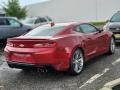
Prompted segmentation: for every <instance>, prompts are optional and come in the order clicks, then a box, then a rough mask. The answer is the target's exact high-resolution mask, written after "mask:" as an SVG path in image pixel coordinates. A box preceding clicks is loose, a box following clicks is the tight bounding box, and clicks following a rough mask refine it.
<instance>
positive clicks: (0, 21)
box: [0, 18, 8, 25]
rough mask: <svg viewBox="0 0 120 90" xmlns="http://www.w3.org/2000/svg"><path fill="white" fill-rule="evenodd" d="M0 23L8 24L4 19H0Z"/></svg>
mask: <svg viewBox="0 0 120 90" xmlns="http://www.w3.org/2000/svg"><path fill="white" fill-rule="evenodd" d="M0 25H8V22H7V20H6V19H2V18H1V19H0Z"/></svg>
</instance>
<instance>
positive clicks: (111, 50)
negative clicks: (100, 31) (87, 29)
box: [108, 38, 115, 54]
mask: <svg viewBox="0 0 120 90" xmlns="http://www.w3.org/2000/svg"><path fill="white" fill-rule="evenodd" d="M108 53H109V54H113V53H115V40H114V38H111V41H110V45H109V52H108Z"/></svg>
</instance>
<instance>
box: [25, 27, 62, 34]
mask: <svg viewBox="0 0 120 90" xmlns="http://www.w3.org/2000/svg"><path fill="white" fill-rule="evenodd" d="M63 28H64V27H63V26H59V27H58V26H57V27H38V28H35V29H34V30H32V31H30V32H29V33H27V34H26V35H25V36H54V35H55V34H57V33H58V32H60V31H61V30H62V29H63Z"/></svg>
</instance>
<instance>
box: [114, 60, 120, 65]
mask: <svg viewBox="0 0 120 90" xmlns="http://www.w3.org/2000/svg"><path fill="white" fill-rule="evenodd" d="M117 63H120V58H119V59H117V60H116V61H114V62H113V63H112V65H116V64H117Z"/></svg>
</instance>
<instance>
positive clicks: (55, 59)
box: [5, 47, 69, 71]
mask: <svg viewBox="0 0 120 90" xmlns="http://www.w3.org/2000/svg"><path fill="white" fill-rule="evenodd" d="M16 55H17V56H16ZM68 56H69V55H68V54H65V53H64V54H61V55H60V53H59V52H58V51H56V49H52V48H51V49H49V48H47V49H37V50H35V49H34V50H32V49H25V48H24V49H15V48H10V47H9V48H8V47H6V48H5V58H6V60H7V62H8V65H9V66H10V67H14V68H24V67H25V68H26V67H41V66H51V67H53V68H54V69H56V70H58V71H64V70H66V69H68V68H69V57H68Z"/></svg>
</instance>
